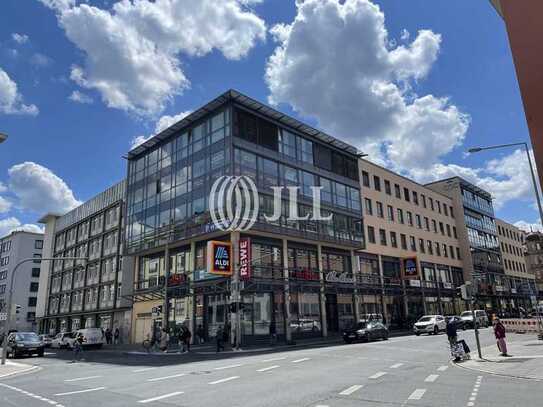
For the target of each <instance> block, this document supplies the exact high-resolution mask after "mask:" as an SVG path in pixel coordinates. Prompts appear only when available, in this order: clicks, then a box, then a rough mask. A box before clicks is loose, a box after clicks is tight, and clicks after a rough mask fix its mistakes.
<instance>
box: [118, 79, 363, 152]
mask: <svg viewBox="0 0 543 407" xmlns="http://www.w3.org/2000/svg"><path fill="white" fill-rule="evenodd" d="M229 101H233V102H236V103H238V104H240V105H242V106H244V107H246V108H248V109H250V110H252V111H254V112H257V113H261V114H263V115H265V116H268V117H271V118H272V119H273V120H275V121H277V122H279V123H281V124H282V125H284V126H286V127H290V128H291V129H294V130H296V131H298V132H300V133H302V134H306V135H308V136H311V137H315V138H316V139H318V140H320V141H322V142H323V143H325V144H329V145H331V146H334V147H336V148H338V149H340V150H342V151H345V152H347V153H351V154H353V155H358V154H359V151H358V149H357V148H356V147H354V146H351V145H350V144H347V143H345V142H343V141H341V140H339V139H337V138H334V137H332V136H330V135H328V134H326V133H324V132H322V131H320V130H317V129H315V128H313V127H311V126H308V125H307V124H305V123H302V122H301V121H299V120H296V119H294V118H293V117H290V116H288V115H286V114H284V113H281V112H279V111H278V110H275V109H273V108H271V107H269V106H267V105H265V104H263V103H260V102H258V101H257V100H254V99H252V98H250V97H248V96H246V95H244V94H242V93H240V92H238V91H237V90H234V89H230V90H228V91H226V92H225V93H223V94H222V95H220V96H218V97H217V98H215V99H213V100H212V101H211V102H209V103H207V104H206V105H204V106H202V107H200V108H199V109H196V110H195V111H194V112H192V113H191V114H189V115H188V116H186V117H185V118H183V119H182V120H180V121H178V122H177V123H175V124H173V125H172V126H170V127H168V128H167V129H165V130H163V131H161V132H160V133H158V134H156V135H155V136H153V137H152V138H150V139H149V140H147V141H145V142H144V143H142V144H140V145H139V146H137V147H135V148H134V149H132V150H130V151H129V152H128V159H132V158H134V157H136V156H138V155H140V154H142V153H144V152H145V151H147V150H149V149H151V148H153V147H155V146H156V145H158V144H160V143H161V142H162V141H164V140H167V139H169V138H170V137H171V136H173V135H174V134H177V133H179V132H180V131H181V130H183V129H185V128H187V127H188V126H190V125H191V124H193V123H194V122H196V121H198V120H199V119H201V118H202V117H203V116H205V115H206V114H208V113H209V112H211V111H213V110H215V109H218V108H219V107H221V106H222V105H224V104H225V103H227V102H229Z"/></svg>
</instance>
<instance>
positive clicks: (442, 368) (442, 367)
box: [437, 366, 449, 372]
mask: <svg viewBox="0 0 543 407" xmlns="http://www.w3.org/2000/svg"><path fill="white" fill-rule="evenodd" d="M448 368H449V366H439V367H438V368H437V370H438V372H444V371H445V370H447V369H448Z"/></svg>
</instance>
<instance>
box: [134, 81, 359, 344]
mask: <svg viewBox="0 0 543 407" xmlns="http://www.w3.org/2000/svg"><path fill="white" fill-rule="evenodd" d="M357 154H358V152H357V150H356V149H355V148H353V147H352V146H349V145H347V144H345V143H343V142H341V141H339V140H337V139H335V138H333V137H331V136H329V135H327V134H324V133H322V132H320V131H318V130H315V129H313V128H311V127H309V126H307V125H305V124H303V123H301V122H299V121H297V120H295V119H293V118H291V117H288V116H287V115H285V114H283V113H280V112H278V111H276V110H273V109H272V108H270V107H268V106H266V105H264V104H262V103H259V102H257V101H255V100H253V99H251V98H249V97H247V96H244V95H242V94H241V93H239V92H237V91H234V90H230V91H227V92H226V93H224V94H222V95H220V96H219V97H217V98H216V99H214V100H212V101H211V102H209V103H208V104H207V105H205V106H203V107H201V108H199V109H197V110H195V111H194V112H193V113H192V114H190V115H189V116H187V117H186V118H184V119H183V120H181V121H179V122H178V123H176V124H174V125H173V126H171V127H169V128H168V129H166V130H164V131H163V132H161V133H159V134H158V135H156V136H155V137H153V138H151V139H150V140H148V141H147V142H145V143H144V144H142V145H141V146H139V147H137V148H135V149H134V150H132V151H130V152H129V154H128V188H127V227H126V246H125V251H126V253H127V254H128V255H130V256H134V257H135V271H134V275H135V285H134V294H133V300H134V307H133V323H132V326H133V330H132V338H131V339H132V341H134V342H141V341H142V340H143V339H144V338H145V337H146V336H147V335H150V334H151V330H152V327H153V326H155V327H156V326H157V325H163V324H164V323H163V319H164V318H165V317H164V315H168V317H169V321H168V325H169V327H170V328H173V327H175V326H176V325H179V324H181V323H186V324H188V325H189V327H190V328H191V329H192V330H193V332H194V329H195V328H196V327H198V326H200V325H201V326H202V327H203V328H204V330H205V332H206V335H207V336H213V335H214V333H215V332H216V330H217V328H218V327H219V326H225V325H226V327H227V328H228V327H231V329H230V331H231V332H232V335H233V336H235V335H237V333H238V332H241V337H242V341H255V340H258V338H260V337H267V336H268V335H269V334H270V332H271V331H273V330H275V332H276V334H277V335H278V337H279V338H280V339H286V340H290V339H291V338H293V337H294V338H295V337H297V336H304V335H327V334H328V331H339V330H340V329H341V328H342V327H343V326H345V325H347V324H351V323H352V322H353V320H354V319H355V314H356V312H357V311H356V307H355V302H356V301H358V300H359V299H360V298H358V299H357V297H358V296H359V292H358V291H357V284H356V276H355V275H356V274H357V273H358V271H359V270H358V260H357V257H356V254H357V250H359V249H361V248H363V242H364V241H363V233H362V232H363V231H362V214H361V207H360V185H359V172H358V167H357ZM223 176H245V177H244V182H245V183H246V184H245V185H248V184H250V183H249V182H248V181H247V178H250V179H251V180H252V181H253V182H254V183H255V185H256V188H257V190H258V192H257V194H256V195H255V194H254V193H253V195H251V197H252V201H251V202H252V203H251V204H249V203H248V202H247V201H244V203H243V204H241V203H240V202H241V201H240V197H237V198H235V195H234V198H233V200H229V199H225V200H222V201H220V202H214V199H215V198H216V197H217V195H216V194H212V193H211V190H212V187H213V185H216V184H215V182H216V181H217V180H219V181H218V182H221V180H225V179H226V178H221V177H223ZM316 186H319V187H322V191H321V203H322V210H321V215H322V216H323V217H326V218H327V220H316V219H315V216H316V215H317V213H316V212H315V211H314V210H313V206H312V205H313V204H314V203H315V201H314V199H313V191H312V189H311V187H316ZM273 187H276V188H275V190H276V191H277V189H278V188H280V189H281V195H278V199H277V202H276V200H275V199H274V195H273V194H274V189H272V188H273ZM289 187H290V190H289V189H288V188H289ZM238 192H239V191H238ZM240 192H242V193H245V192H254V191H253V190H252V189H250V188H248V187H247V188H245V187H244V189H242V190H241V191H240ZM210 197H211V201H212V202H213V203H212V204H211V206H212V207H213V205H215V204H216V205H217V208H218V210H217V211H213V210H211V211H210ZM230 197H232V195H230ZM255 202H258V204H259V205H258V206H259V212H258V214H257V216H256V218H255V223H254V225H253V226H252V228H250V229H248V230H242V231H229V230H225V231H223V230H221V228H220V227H219V226H218V225H217V222H214V221H213V217H212V215H214V214H216V213H218V214H220V212H221V209H222V208H224V207H226V208H227V209H228V208H230V209H232V211H233V212H235V210H236V208H239V209H240V210H241V209H243V210H245V209H246V207H251V208H253V209H254V206H255V205H254V204H255ZM232 204H234V205H233V207H232ZM275 211H277V216H273V215H274V212H275ZM266 216H267V218H266ZM297 217H298V218H297ZM210 241H219V242H222V244H218V245H217V244H215V245H213V246H211V245H209V244H208V242H210ZM208 248H211V252H208ZM217 248H218V249H217ZM225 256H226V260H225ZM223 261H225V262H226V263H221V262H223ZM219 263H220V264H222V266H221V267H219V269H216V266H217V264H219ZM211 266H213V267H211ZM231 304H233V305H231ZM238 304H239V305H238ZM161 308H162V309H161ZM238 308H239V312H238Z"/></svg>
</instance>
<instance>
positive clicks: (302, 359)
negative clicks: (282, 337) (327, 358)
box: [292, 358, 311, 363]
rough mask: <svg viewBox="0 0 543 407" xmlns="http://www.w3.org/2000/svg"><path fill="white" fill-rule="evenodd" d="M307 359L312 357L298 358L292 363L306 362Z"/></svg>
mask: <svg viewBox="0 0 543 407" xmlns="http://www.w3.org/2000/svg"><path fill="white" fill-rule="evenodd" d="M306 360H311V358H301V359H296V360H293V361H292V363H300V362H305V361H306Z"/></svg>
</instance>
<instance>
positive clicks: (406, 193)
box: [403, 188, 411, 202]
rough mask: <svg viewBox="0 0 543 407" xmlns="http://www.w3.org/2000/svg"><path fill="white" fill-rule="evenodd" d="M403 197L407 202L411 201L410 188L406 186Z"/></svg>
mask: <svg viewBox="0 0 543 407" xmlns="http://www.w3.org/2000/svg"><path fill="white" fill-rule="evenodd" d="M403 198H404V199H405V200H406V201H407V202H411V198H410V197H409V189H407V188H404V189H403Z"/></svg>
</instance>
